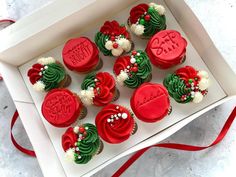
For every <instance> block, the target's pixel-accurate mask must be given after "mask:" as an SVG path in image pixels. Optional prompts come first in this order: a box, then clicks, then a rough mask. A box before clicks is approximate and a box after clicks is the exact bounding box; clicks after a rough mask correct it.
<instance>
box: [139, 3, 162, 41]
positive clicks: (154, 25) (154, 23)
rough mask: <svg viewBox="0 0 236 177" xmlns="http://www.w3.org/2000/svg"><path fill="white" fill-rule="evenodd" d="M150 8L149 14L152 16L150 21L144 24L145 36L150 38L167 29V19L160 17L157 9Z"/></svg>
mask: <svg viewBox="0 0 236 177" xmlns="http://www.w3.org/2000/svg"><path fill="white" fill-rule="evenodd" d="M150 8H152V7H149V10H148V14H149V15H150V16H151V19H150V21H147V22H146V23H145V24H144V33H143V35H144V36H147V37H150V36H153V35H154V34H156V33H157V32H158V31H161V30H164V29H166V17H165V15H160V14H159V13H158V12H157V11H156V10H155V9H153V8H152V9H151V10H150Z"/></svg>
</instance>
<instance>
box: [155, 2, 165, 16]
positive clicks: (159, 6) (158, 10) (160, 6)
mask: <svg viewBox="0 0 236 177" xmlns="http://www.w3.org/2000/svg"><path fill="white" fill-rule="evenodd" d="M154 9H155V10H156V11H157V12H158V13H159V14H160V15H164V14H165V12H166V9H165V8H164V7H163V6H162V5H157V4H156V5H155V6H154Z"/></svg>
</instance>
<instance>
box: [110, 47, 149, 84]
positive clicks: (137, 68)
mask: <svg viewBox="0 0 236 177" xmlns="http://www.w3.org/2000/svg"><path fill="white" fill-rule="evenodd" d="M113 71H114V73H115V75H116V80H117V82H118V84H119V85H121V86H127V87H129V88H137V87H138V86H140V85H141V84H142V83H144V82H148V81H150V80H151V78H152V67H151V63H150V61H149V58H148V56H147V54H146V53H145V52H143V51H142V50H137V51H135V50H134V51H132V53H131V55H126V56H120V57H118V58H117V60H116V62H115V64H114V67H113Z"/></svg>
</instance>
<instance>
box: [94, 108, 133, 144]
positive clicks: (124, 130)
mask: <svg viewBox="0 0 236 177" xmlns="http://www.w3.org/2000/svg"><path fill="white" fill-rule="evenodd" d="M95 123H96V127H97V130H98V134H99V135H100V137H101V138H102V139H103V140H104V141H106V142H108V143H112V144H117V143H121V142H123V141H125V140H127V139H128V138H129V137H130V135H131V134H132V133H133V131H134V128H135V122H134V118H133V117H132V115H131V113H130V112H129V110H128V109H126V108H125V107H123V106H120V105H115V104H109V105H107V106H105V107H104V108H103V109H102V110H101V111H100V112H99V113H98V114H97V116H96V119H95Z"/></svg>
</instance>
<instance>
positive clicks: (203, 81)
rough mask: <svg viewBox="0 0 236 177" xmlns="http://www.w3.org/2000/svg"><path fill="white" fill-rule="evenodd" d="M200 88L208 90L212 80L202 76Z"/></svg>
mask: <svg viewBox="0 0 236 177" xmlns="http://www.w3.org/2000/svg"><path fill="white" fill-rule="evenodd" d="M198 86H199V89H200V90H206V89H207V88H208V87H209V86H210V80H209V79H207V78H202V79H201V80H200V82H199V84H198Z"/></svg>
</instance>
